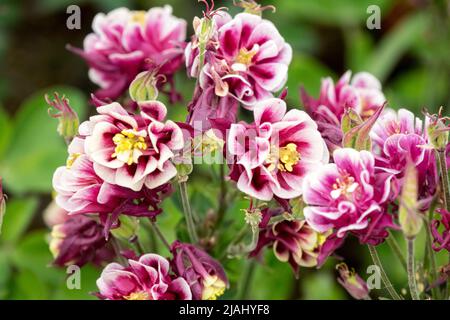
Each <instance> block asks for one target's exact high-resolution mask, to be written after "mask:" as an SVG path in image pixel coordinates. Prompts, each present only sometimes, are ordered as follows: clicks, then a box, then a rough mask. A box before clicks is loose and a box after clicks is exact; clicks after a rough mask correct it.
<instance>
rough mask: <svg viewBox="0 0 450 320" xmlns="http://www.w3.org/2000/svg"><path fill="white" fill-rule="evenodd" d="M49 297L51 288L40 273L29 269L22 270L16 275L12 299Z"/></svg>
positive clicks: (41, 298) (43, 298)
mask: <svg viewBox="0 0 450 320" xmlns="http://www.w3.org/2000/svg"><path fill="white" fill-rule="evenodd" d="M48 297H49V289H48V287H47V285H46V284H45V282H44V281H42V278H41V277H40V275H39V276H38V274H35V273H33V272H32V271H29V270H22V271H21V272H20V273H19V274H17V275H15V276H14V280H13V285H12V296H11V298H12V299H20V300H23V299H26V300H45V299H48Z"/></svg>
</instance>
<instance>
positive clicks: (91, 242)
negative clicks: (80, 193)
mask: <svg viewBox="0 0 450 320" xmlns="http://www.w3.org/2000/svg"><path fill="white" fill-rule="evenodd" d="M105 245H106V240H105V238H104V235H103V226H102V225H101V224H99V223H97V222H96V221H95V220H93V219H91V218H89V217H86V216H83V215H77V216H71V217H70V218H68V219H67V220H66V221H65V222H64V223H62V224H57V225H55V226H54V227H53V229H52V232H51V240H50V251H51V253H52V254H53V257H54V258H55V260H54V262H53V263H54V264H55V265H57V266H60V267H62V266H68V265H71V264H76V265H78V266H79V267H81V266H83V265H85V264H86V263H88V262H94V263H96V264H99V263H101V262H102V261H104V260H108V259H109V258H110V257H111V254H110V253H111V252H110V251H109V249H107V248H106V247H105Z"/></svg>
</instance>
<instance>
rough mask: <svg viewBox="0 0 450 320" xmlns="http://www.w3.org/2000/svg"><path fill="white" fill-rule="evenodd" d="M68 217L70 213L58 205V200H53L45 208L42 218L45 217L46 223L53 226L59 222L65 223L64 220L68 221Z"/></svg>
mask: <svg viewBox="0 0 450 320" xmlns="http://www.w3.org/2000/svg"><path fill="white" fill-rule="evenodd" d="M68 217H69V213H68V212H67V211H66V210H64V209H63V208H61V207H60V206H58V205H57V204H56V201H54V200H53V201H52V202H50V204H49V205H48V206H47V207H46V208H45V210H44V213H43V217H42V218H43V219H44V222H45V224H46V225H47V226H48V227H50V228H52V227H53V226H55V225H57V224H61V223H64V221H66V220H67V218H68Z"/></svg>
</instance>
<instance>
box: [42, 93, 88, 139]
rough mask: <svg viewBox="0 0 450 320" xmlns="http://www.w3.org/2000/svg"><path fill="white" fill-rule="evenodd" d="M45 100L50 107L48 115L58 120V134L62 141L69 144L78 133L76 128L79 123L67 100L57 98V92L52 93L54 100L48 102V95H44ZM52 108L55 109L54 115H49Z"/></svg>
mask: <svg viewBox="0 0 450 320" xmlns="http://www.w3.org/2000/svg"><path fill="white" fill-rule="evenodd" d="M45 100H46V102H47V104H48V105H49V106H50V108H49V109H48V113H49V115H50V116H51V117H52V118H58V119H59V124H58V129H57V130H58V133H59V135H60V136H62V137H64V139H65V140H66V141H68V142H70V141H71V140H72V139H73V138H74V137H75V136H76V135H77V133H78V126H79V124H80V121H79V120H78V115H77V113H76V112H75V110H73V108H72V107H71V106H70V104H69V99H67V98H65V96H62V97H61V98H60V97H59V94H58V93H57V92H55V93H54V99H53V100H50V98H49V96H48V95H45ZM52 107H53V108H54V109H56V110H57V111H56V113H53V114H52V113H51V110H52Z"/></svg>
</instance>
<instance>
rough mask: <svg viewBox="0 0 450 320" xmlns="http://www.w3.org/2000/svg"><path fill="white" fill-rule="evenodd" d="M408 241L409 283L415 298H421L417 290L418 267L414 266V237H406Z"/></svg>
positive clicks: (412, 295)
mask: <svg viewBox="0 0 450 320" xmlns="http://www.w3.org/2000/svg"><path fill="white" fill-rule="evenodd" d="M406 240H407V243H408V285H409V291H410V293H411V298H412V299H413V300H420V298H419V292H418V291H417V282H416V269H415V266H414V239H406Z"/></svg>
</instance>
